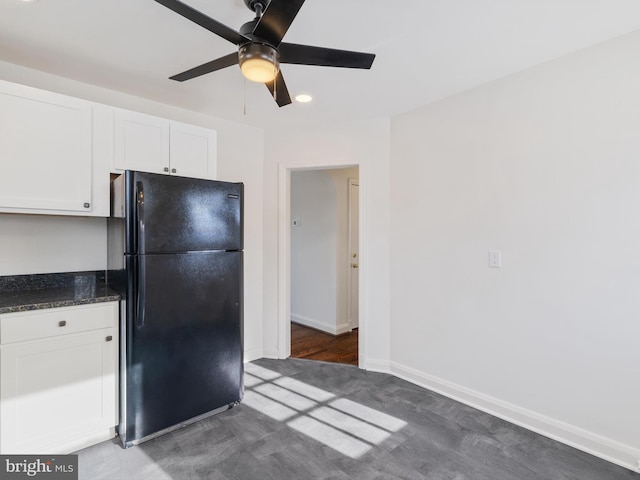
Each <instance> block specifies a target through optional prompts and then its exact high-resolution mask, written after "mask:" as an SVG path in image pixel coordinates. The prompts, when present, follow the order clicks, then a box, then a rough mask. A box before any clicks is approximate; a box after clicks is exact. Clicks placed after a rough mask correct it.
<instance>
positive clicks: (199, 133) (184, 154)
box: [114, 109, 216, 179]
mask: <svg viewBox="0 0 640 480" xmlns="http://www.w3.org/2000/svg"><path fill="white" fill-rule="evenodd" d="M114 129H115V131H114V137H115V152H114V168H115V170H116V171H120V170H138V171H141V172H151V173H163V174H170V175H180V176H183V177H194V178H207V179H214V178H215V176H216V132H215V131H214V130H210V129H208V128H202V127H196V126H193V125H187V124H184V123H180V122H174V121H172V120H167V119H164V118H159V117H154V116H152V115H145V114H142V113H137V112H131V111H128V110H121V109H116V111H115V120H114Z"/></svg>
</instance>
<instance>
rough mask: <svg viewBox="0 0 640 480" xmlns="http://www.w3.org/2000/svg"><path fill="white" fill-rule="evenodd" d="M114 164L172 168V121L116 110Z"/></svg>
mask: <svg viewBox="0 0 640 480" xmlns="http://www.w3.org/2000/svg"><path fill="white" fill-rule="evenodd" d="M115 167H116V168H117V169H119V170H139V171H142V172H151V173H164V172H168V171H169V121H168V120H165V119H164V118H158V117H153V116H151V115H144V114H142V113H137V112H130V111H128V110H120V109H117V110H116V111H115Z"/></svg>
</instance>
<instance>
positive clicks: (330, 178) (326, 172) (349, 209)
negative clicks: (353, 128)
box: [288, 167, 359, 365]
mask: <svg viewBox="0 0 640 480" xmlns="http://www.w3.org/2000/svg"><path fill="white" fill-rule="evenodd" d="M358 178H359V169H358V167H341V168H323V169H305V170H295V171H292V172H291V174H290V201H289V205H288V206H289V213H290V231H289V247H290V248H289V255H290V271H289V273H290V292H289V293H290V304H289V307H290V315H289V319H290V329H291V330H290V339H291V345H290V353H291V356H292V357H296V358H307V359H312V360H322V361H329V362H338V363H348V364H352V365H357V364H358V327H359V319H358V314H359V308H358V307H359V295H358V285H359V202H358V186H359V183H358V182H359V180H358Z"/></svg>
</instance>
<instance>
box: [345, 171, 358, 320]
mask: <svg viewBox="0 0 640 480" xmlns="http://www.w3.org/2000/svg"><path fill="white" fill-rule="evenodd" d="M358 190H359V184H358V181H357V180H354V179H352V178H350V179H349V295H348V296H349V325H350V327H351V329H352V330H353V329H354V328H358V316H359V312H358V307H359V295H358V289H359V272H360V269H359V267H360V251H359V245H360V241H359V231H358V225H359V215H358V213H359V211H360V204H359V203H360V202H359V191H358Z"/></svg>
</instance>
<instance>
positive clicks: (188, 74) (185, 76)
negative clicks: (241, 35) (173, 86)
mask: <svg viewBox="0 0 640 480" xmlns="http://www.w3.org/2000/svg"><path fill="white" fill-rule="evenodd" d="M237 63H238V54H237V52H233V53H230V54H229V55H225V56H224V57H220V58H216V59H215V60H212V61H210V62H207V63H203V64H202V65H199V66H197V67H194V68H191V69H189V70H187V71H185V72H182V73H178V74H177V75H174V76H173V77H169V79H170V80H176V81H178V82H184V81H185V80H191V79H192V78H195V77H199V76H200V75H205V74H207V73H211V72H215V71H216V70H221V69H223V68H226V67H230V66H231V65H235V64H237Z"/></svg>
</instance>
